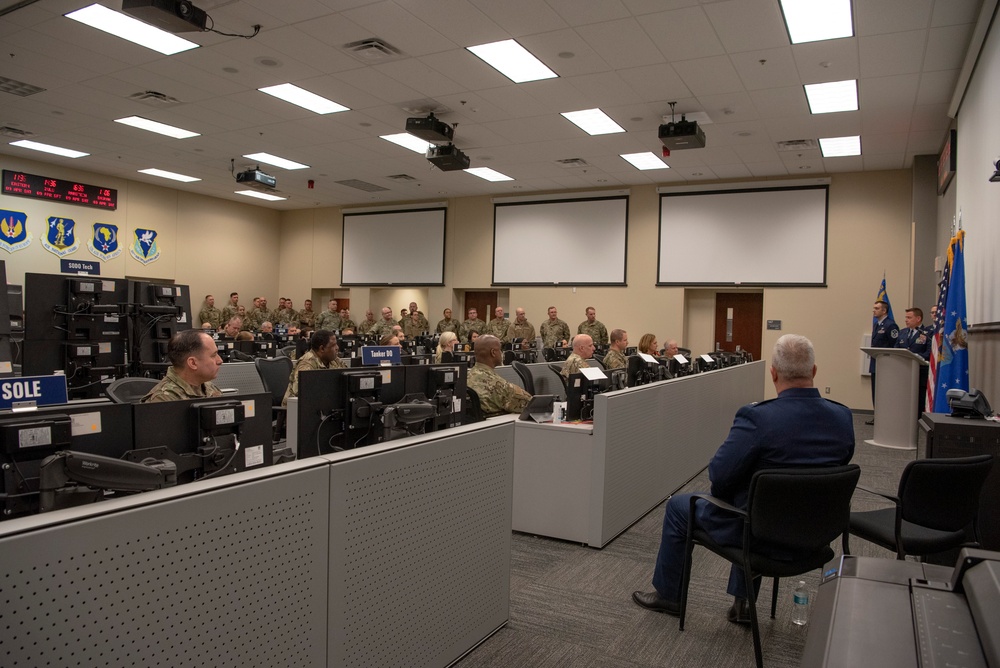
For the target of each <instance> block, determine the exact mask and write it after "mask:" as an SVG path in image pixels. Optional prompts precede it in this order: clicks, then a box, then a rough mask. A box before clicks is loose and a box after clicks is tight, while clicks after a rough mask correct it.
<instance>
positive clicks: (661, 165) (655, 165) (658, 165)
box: [620, 151, 670, 171]
mask: <svg viewBox="0 0 1000 668" xmlns="http://www.w3.org/2000/svg"><path fill="white" fill-rule="evenodd" d="M620 155H621V157H622V158H624V159H625V160H627V161H629V162H630V163H632V166H633V167H635V168H636V169H641V170H643V171H645V170H647V169H670V165H668V164H667V163H665V162H663V161H662V160H660V158H659V157H658V156H657V155H656V154H655V153H653V152H651V151H646V152H645V153H621V154H620Z"/></svg>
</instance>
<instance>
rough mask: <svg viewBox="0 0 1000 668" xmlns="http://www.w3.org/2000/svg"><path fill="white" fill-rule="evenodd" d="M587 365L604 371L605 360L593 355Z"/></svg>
mask: <svg viewBox="0 0 1000 668" xmlns="http://www.w3.org/2000/svg"><path fill="white" fill-rule="evenodd" d="M587 366H590V367H593V368H595V369H600V370H601V371H604V362H603V361H601V360H599V359H597V358H596V357H591V358H590V359H589V360H587Z"/></svg>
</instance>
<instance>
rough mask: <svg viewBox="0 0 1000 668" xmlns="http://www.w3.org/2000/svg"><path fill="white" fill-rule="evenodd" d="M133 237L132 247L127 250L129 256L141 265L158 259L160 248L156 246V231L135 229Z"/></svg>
mask: <svg viewBox="0 0 1000 668" xmlns="http://www.w3.org/2000/svg"><path fill="white" fill-rule="evenodd" d="M133 237H134V238H133V241H132V245H131V246H130V247H129V249H128V252H129V255H131V256H132V257H133V258H135V259H136V260H138V261H139V262H142V263H143V264H149V263H150V262H153V261H155V260H158V259H159V257H160V247H159V246H158V245H157V244H156V230H148V229H143V228H141V227H137V228H135V231H134V232H133Z"/></svg>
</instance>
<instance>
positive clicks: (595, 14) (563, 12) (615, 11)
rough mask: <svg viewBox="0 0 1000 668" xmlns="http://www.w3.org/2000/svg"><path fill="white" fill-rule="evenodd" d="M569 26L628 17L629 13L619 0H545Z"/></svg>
mask: <svg viewBox="0 0 1000 668" xmlns="http://www.w3.org/2000/svg"><path fill="white" fill-rule="evenodd" d="M545 3H546V4H547V5H548V6H549V7H551V8H552V9H554V10H555V11H556V13H558V14H559V16H561V17H562V19H563V20H564V21H566V23H568V24H569V25H571V26H579V25H586V24H588V23H600V22H602V21H614V20H616V19H623V18H628V17H629V16H631V13H630V12H629V10H628V9H626V8H625V5H623V4H622V3H621V2H620V1H619V0H602V2H592V3H582V2H579V0H545Z"/></svg>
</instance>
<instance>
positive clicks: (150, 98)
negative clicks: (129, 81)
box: [128, 90, 180, 107]
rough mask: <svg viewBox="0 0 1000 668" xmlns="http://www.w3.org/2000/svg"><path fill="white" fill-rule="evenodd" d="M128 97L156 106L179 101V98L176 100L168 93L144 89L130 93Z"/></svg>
mask: <svg viewBox="0 0 1000 668" xmlns="http://www.w3.org/2000/svg"><path fill="white" fill-rule="evenodd" d="M128 99H130V100H135V101H136V102H142V103H143V104H149V105H152V106H156V107H161V106H166V105H171V104H179V103H180V100H178V99H177V98H176V97H170V96H169V95H166V94H164V93H160V92H158V91H155V90H144V91H142V92H141V93H132V94H131V95H129V96H128Z"/></svg>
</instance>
